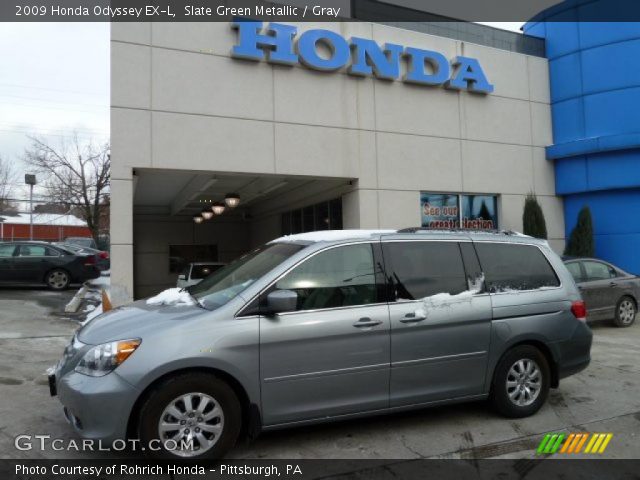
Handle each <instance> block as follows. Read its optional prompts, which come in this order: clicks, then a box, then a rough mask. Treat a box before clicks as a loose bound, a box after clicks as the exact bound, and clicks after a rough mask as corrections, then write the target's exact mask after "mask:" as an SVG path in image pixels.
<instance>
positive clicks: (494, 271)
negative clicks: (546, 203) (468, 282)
mask: <svg viewBox="0 0 640 480" xmlns="http://www.w3.org/2000/svg"><path fill="white" fill-rule="evenodd" d="M475 245H476V251H477V252H478V257H479V258H480V263H481V265H482V268H483V270H484V274H485V283H486V286H487V290H488V291H489V292H491V293H496V292H505V291H509V290H535V289H538V288H544V287H557V286H559V285H560V280H558V277H557V276H556V274H555V272H554V270H553V268H552V267H551V265H550V264H549V261H548V260H547V258H546V257H545V256H544V254H543V253H542V252H541V251H540V249H539V248H538V247H536V246H534V245H518V244H512V243H484V242H478V243H476V244H475Z"/></svg>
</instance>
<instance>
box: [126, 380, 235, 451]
mask: <svg viewBox="0 0 640 480" xmlns="http://www.w3.org/2000/svg"><path fill="white" fill-rule="evenodd" d="M185 398H190V399H191V403H192V409H191V412H190V411H189V410H188V409H187V408H185V407H186V404H185V401H184V399H185ZM203 401H205V402H206V404H205V406H204V410H203V411H200V407H201V406H202V403H201V402H203ZM172 406H173V407H174V408H175V409H176V410H173V409H172V408H171V407H172ZM171 412H173V413H174V414H175V415H172V414H171ZM178 414H180V415H178ZM200 414H201V415H202V416H198V415H200ZM207 416H210V417H211V418H207ZM161 422H163V423H164V424H170V425H171V427H170V428H171V429H166V431H165V433H164V435H163V438H161V434H160V428H161ZM173 426H175V427H176V429H175V430H173ZM241 426H242V409H241V406H240V402H239V400H238V397H237V396H236V394H235V392H234V391H233V389H232V388H231V387H229V385H227V384H226V383H225V382H224V381H222V380H220V379H219V378H216V377H215V376H213V375H208V374H205V373H186V374H181V375H176V376H174V377H171V378H169V379H168V380H166V381H164V382H162V383H161V384H160V385H159V386H158V387H156V388H155V389H154V390H153V391H152V392H151V393H150V395H149V396H148V397H147V399H146V401H145V402H144V404H143V405H142V408H141V410H140V415H139V422H138V435H139V438H140V442H141V445H142V446H143V447H144V448H145V453H148V454H149V455H151V456H155V457H162V458H170V459H174V460H175V459H183V458H187V459H204V458H222V457H223V456H224V455H225V453H226V452H228V451H229V449H231V448H232V447H233V446H234V445H235V443H236V441H237V439H238V436H239V434H240V428H241ZM187 432H188V433H187ZM185 435H186V436H187V437H185ZM189 438H190V439H191V441H192V442H193V447H194V448H193V449H185V450H176V451H170V450H169V449H167V448H165V446H164V445H163V443H164V441H166V440H175V441H176V442H177V443H178V444H180V443H181V442H180V439H187V441H188V439H189ZM203 438H204V441H203V440H202V439H203ZM173 445H174V444H173V442H169V444H168V445H167V446H169V448H172V447H173ZM200 445H202V448H201V447H200ZM158 447H162V448H161V449H158ZM154 450H155V451H154Z"/></svg>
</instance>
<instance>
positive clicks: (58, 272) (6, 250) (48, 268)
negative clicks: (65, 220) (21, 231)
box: [0, 242, 100, 290]
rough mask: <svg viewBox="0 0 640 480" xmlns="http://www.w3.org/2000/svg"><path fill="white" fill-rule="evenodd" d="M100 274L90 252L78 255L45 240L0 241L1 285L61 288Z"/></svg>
mask: <svg viewBox="0 0 640 480" xmlns="http://www.w3.org/2000/svg"><path fill="white" fill-rule="evenodd" d="M99 276H100V270H98V267H97V266H96V259H95V256H93V255H78V254H76V253H74V252H71V251H69V250H66V249H64V248H61V247H58V246H55V245H51V244H49V243H45V242H5V243H0V284H2V285H42V284H45V285H46V286H47V287H49V288H50V289H52V290H64V289H65V288H67V287H68V286H69V285H70V284H72V283H82V282H84V281H86V280H90V279H92V278H97V277H99Z"/></svg>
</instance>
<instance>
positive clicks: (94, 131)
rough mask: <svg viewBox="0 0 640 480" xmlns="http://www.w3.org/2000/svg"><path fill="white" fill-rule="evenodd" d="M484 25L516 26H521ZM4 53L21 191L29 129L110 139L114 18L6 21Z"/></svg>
mask: <svg viewBox="0 0 640 480" xmlns="http://www.w3.org/2000/svg"><path fill="white" fill-rule="evenodd" d="M484 24H485V25H491V26H494V27H497V28H504V29H507V30H513V31H519V28H520V26H521V25H522V23H516V22H484ZM0 58H2V75H1V76H0V156H2V157H3V158H5V159H8V160H11V161H12V162H15V164H16V169H17V170H18V173H19V182H18V183H19V188H20V190H22V188H23V186H22V179H23V178H24V177H23V174H24V173H25V168H24V165H23V164H22V162H21V160H20V158H21V156H22V153H23V151H24V149H25V147H26V146H27V144H28V139H27V138H26V135H27V134H37V135H40V136H42V137H44V138H45V139H49V140H50V141H51V142H54V143H57V142H59V141H60V139H61V136H62V135H65V134H66V135H68V134H69V133H70V132H72V131H74V130H76V131H77V133H78V136H79V137H81V138H87V139H89V138H91V139H94V140H96V142H103V141H105V140H107V139H108V136H109V67H110V65H109V23H106V22H103V23H3V24H2V28H0ZM24 191H26V190H24ZM16 193H17V194H19V193H21V192H20V191H18V192H16Z"/></svg>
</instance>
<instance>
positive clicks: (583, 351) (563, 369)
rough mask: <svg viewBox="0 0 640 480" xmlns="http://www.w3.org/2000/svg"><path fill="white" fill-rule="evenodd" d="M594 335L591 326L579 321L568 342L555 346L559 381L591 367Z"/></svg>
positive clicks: (564, 341)
mask: <svg viewBox="0 0 640 480" xmlns="http://www.w3.org/2000/svg"><path fill="white" fill-rule="evenodd" d="M592 341H593V333H592V332H591V329H590V328H589V326H588V325H587V324H586V323H584V322H580V321H578V322H577V324H576V328H575V330H574V331H573V335H572V336H571V337H570V338H569V339H568V340H563V341H560V342H556V343H554V344H553V346H554V347H555V348H554V349H555V351H556V359H557V365H558V379H561V378H566V377H568V376H570V375H574V374H576V373H578V372H580V371H582V370H584V369H585V368H587V366H588V365H589V362H590V361H591V343H592Z"/></svg>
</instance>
